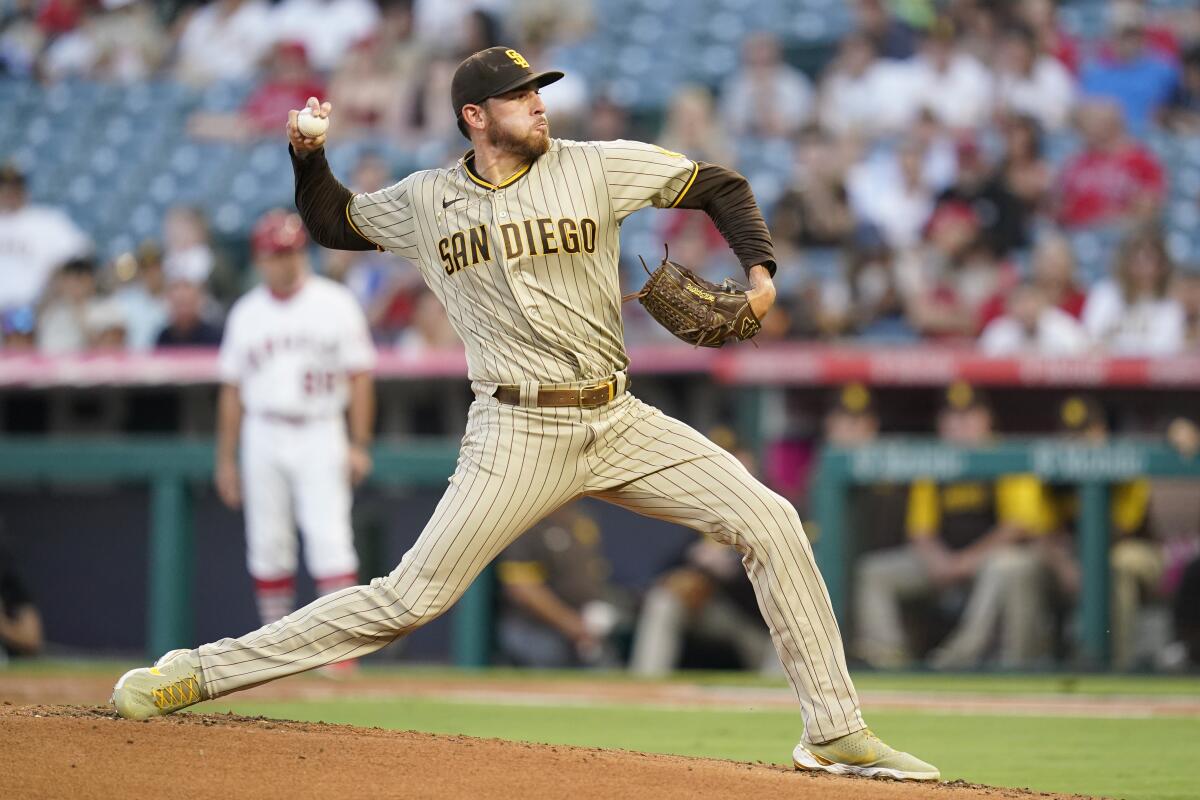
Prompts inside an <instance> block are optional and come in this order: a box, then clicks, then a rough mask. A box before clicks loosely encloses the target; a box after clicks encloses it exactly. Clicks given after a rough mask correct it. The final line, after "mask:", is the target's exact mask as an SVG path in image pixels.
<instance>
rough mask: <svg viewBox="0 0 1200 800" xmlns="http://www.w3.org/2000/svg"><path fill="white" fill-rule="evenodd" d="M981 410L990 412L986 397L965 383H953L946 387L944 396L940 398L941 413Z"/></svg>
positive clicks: (989, 404) (990, 407)
mask: <svg viewBox="0 0 1200 800" xmlns="http://www.w3.org/2000/svg"><path fill="white" fill-rule="evenodd" d="M975 409H982V410H984V411H991V409H992V406H991V403H989V402H988V397H987V395H986V394H984V393H983V392H982V391H980V390H979V389H976V388H975V387H974V386H972V385H971V384H969V383H967V382H966V381H955V382H954V383H952V384H950V385H949V386H948V387H946V394H945V396H944V397H943V398H942V409H941V410H942V411H943V412H946V411H973V410H975Z"/></svg>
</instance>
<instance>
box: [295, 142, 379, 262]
mask: <svg viewBox="0 0 1200 800" xmlns="http://www.w3.org/2000/svg"><path fill="white" fill-rule="evenodd" d="M288 152H289V153H290V154H291V156H292V171H293V172H295V174H296V208H297V209H298V210H299V211H300V219H302V220H304V225H305V227H307V228H308V232H309V234H310V235H311V236H312V238H313V241H314V242H316V243H317V244H319V245H321V246H322V247H328V248H330V249H331V250H382V249H383V248H381V247H379V246H378V245H377V244H375V243H374V242H372V241H371V240H369V239H367V238H365V237H364V236H362V234H360V233H359V232H358V231H356V230H354V227H353V226H352V225H351V224H350V220H349V218H348V217H347V215H346V212H347V208H346V206H347V204H348V203H349V202H350V200H351V198H353V197H354V193H353V192H351V191H350V190H349V189H347V188H346V187H345V186H342V184H341V183H340V182H339V181H338V179H337V178H335V177H334V176H333V173H332V172H330V170H329V162H328V161H326V160H325V151H324V150H323V149H322V150H317V151H316V152H313V153H309V154H308V155H307V156H305V157H304V158H298V157H297V156H296V151H295V150H293V149H292V148H291V145H288Z"/></svg>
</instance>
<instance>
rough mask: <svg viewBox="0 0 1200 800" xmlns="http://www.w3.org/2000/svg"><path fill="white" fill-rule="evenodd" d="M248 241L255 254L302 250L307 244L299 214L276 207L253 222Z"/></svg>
mask: <svg viewBox="0 0 1200 800" xmlns="http://www.w3.org/2000/svg"><path fill="white" fill-rule="evenodd" d="M250 241H251V245H252V246H253V248H254V254H255V255H278V254H280V253H293V252H295V251H297V250H303V249H304V248H305V247H306V246H308V234H307V233H305V231H304V223H303V222H302V221H301V219H300V215H299V214H294V213H291V212H288V211H283V210H282V209H277V210H275V211H268V212H267V213H266V214H263V216H262V217H261V218H260V219H259V220H258V222H257V223H255V225H254V232H253V234H251V236H250Z"/></svg>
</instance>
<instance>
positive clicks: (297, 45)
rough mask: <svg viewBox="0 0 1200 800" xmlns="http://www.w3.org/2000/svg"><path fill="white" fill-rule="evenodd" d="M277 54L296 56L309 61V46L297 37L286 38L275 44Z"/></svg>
mask: <svg viewBox="0 0 1200 800" xmlns="http://www.w3.org/2000/svg"><path fill="white" fill-rule="evenodd" d="M275 55H277V56H294V57H295V58H296V59H297V60H300V61H304V62H305V63H307V62H308V47H307V46H306V45H305V44H304V42H301V41H299V40H297V39H285V40H284V41H282V42H280V43H279V44H277V45H275Z"/></svg>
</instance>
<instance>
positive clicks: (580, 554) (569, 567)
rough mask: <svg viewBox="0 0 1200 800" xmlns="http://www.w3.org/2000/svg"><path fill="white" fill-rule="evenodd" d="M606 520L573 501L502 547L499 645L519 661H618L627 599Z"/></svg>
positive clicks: (556, 665)
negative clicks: (616, 580) (603, 528)
mask: <svg viewBox="0 0 1200 800" xmlns="http://www.w3.org/2000/svg"><path fill="white" fill-rule="evenodd" d="M611 574H612V566H611V565H610V564H609V562H608V559H606V558H605V557H604V553H603V551H602V549H601V535H600V526H599V525H598V524H596V521H595V520H594V519H592V517H591V516H589V515H588V514H586V513H585V512H584V511H583V509H582V508H581V507H580V505H579V504H578V503H571V504H568V505H566V506H563V507H562V508H560V509H558V510H557V511H555V512H553V513H551V514H550V515H549V516H548V517H546V518H545V519H544V520H542V521H541V522H540V523H538V524H537V525H535V526H534V527H533V528H532V529H530V530H529V531H527V532H526V533H525V534H524V535H523V536H521V538H519V539H517V540H516V541H515V542H513V543H512V544H511V545H509V546H508V548H507V549H506V550H505V551H504V552H503V553H502V554H501V556H500V559H499V561H498V563H497V565H496V575H497V577H498V579H499V582H500V596H499V619H498V621H497V625H496V644H497V647H498V649H499V651H500V656H501V658H502V659H503V660H504V661H505V662H507V663H509V664H515V665H517V666H521V667H544V668H559V667H576V666H589V667H615V666H617V665H618V663H619V660H620V659H619V652H618V647H617V646H616V638H617V637H618V635H619V634H621V633H622V631H623V629H624V628H625V627H627V625H628V617H629V614H628V602H627V600H626V597H625V595H624V593H623V591H622V590H621V589H619V588H618V587H616V586H614V585H613V584H612V583H611V581H610V576H611Z"/></svg>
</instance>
